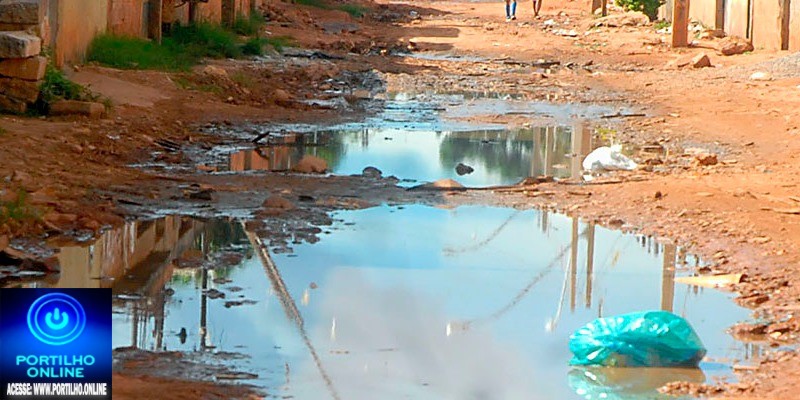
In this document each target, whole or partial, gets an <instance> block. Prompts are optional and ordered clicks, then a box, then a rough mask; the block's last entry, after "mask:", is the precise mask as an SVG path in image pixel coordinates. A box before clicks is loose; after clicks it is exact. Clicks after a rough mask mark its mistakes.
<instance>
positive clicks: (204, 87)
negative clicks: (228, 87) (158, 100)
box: [172, 76, 225, 95]
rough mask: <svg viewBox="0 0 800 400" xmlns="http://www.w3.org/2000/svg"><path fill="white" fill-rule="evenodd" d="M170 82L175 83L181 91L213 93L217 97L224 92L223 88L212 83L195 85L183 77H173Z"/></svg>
mask: <svg viewBox="0 0 800 400" xmlns="http://www.w3.org/2000/svg"><path fill="white" fill-rule="evenodd" d="M172 81H173V82H175V84H176V85H178V87H179V88H181V89H183V90H198V91H201V92H207V93H214V94H217V95H219V94H222V93H223V92H224V91H225V90H224V89H223V88H221V87H220V86H218V85H215V84H213V83H206V84H196V83H194V82H192V81H190V80H189V79H188V78H187V77H185V76H178V77H173V78H172Z"/></svg>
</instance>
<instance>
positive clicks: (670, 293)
mask: <svg viewBox="0 0 800 400" xmlns="http://www.w3.org/2000/svg"><path fill="white" fill-rule="evenodd" d="M655 246H656V248H657V247H658V244H656V245H655ZM676 250H677V249H676V248H675V245H674V244H665V245H664V254H663V257H664V261H663V264H662V269H661V309H662V310H664V311H669V312H672V309H673V307H672V305H673V303H674V302H675V253H676Z"/></svg>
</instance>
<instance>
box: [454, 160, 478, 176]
mask: <svg viewBox="0 0 800 400" xmlns="http://www.w3.org/2000/svg"><path fill="white" fill-rule="evenodd" d="M473 172H475V168H472V167H470V166H469V165H466V164H463V163H458V165H456V173H457V174H458V175H459V176H462V175H467V174H471V173H473Z"/></svg>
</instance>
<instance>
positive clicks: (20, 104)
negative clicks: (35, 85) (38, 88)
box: [0, 94, 28, 114]
mask: <svg viewBox="0 0 800 400" xmlns="http://www.w3.org/2000/svg"><path fill="white" fill-rule="evenodd" d="M0 111H5V112H10V113H16V114H24V113H25V111H28V103H27V102H25V101H22V100H19V99H15V98H12V97H8V96H4V95H2V94H0Z"/></svg>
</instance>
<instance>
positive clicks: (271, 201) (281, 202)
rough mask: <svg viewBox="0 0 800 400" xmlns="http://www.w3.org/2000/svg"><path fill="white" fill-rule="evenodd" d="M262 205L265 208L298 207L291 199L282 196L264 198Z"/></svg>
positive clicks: (289, 208) (288, 208)
mask: <svg viewBox="0 0 800 400" xmlns="http://www.w3.org/2000/svg"><path fill="white" fill-rule="evenodd" d="M262 206H263V207H264V208H277V209H281V210H294V209H295V208H297V206H295V205H294V203H292V202H291V201H290V200H288V199H285V198H283V197H280V196H270V197H269V198H268V199H266V200H264V203H263V204H262Z"/></svg>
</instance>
